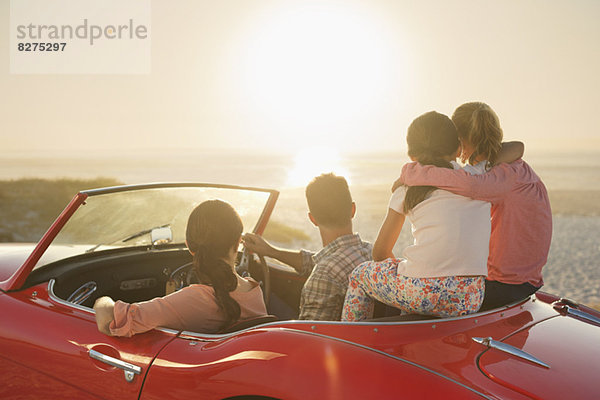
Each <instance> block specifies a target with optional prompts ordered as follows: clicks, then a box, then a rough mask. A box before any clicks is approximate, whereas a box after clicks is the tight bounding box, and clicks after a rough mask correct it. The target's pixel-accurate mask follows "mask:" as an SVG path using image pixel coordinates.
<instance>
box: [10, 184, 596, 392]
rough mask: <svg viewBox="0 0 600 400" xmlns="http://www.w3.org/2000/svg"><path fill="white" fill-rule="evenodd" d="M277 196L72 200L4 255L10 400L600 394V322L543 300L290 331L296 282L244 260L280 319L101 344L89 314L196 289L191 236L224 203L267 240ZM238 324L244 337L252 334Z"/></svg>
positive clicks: (139, 195) (177, 194) (179, 190)
mask: <svg viewBox="0 0 600 400" xmlns="http://www.w3.org/2000/svg"><path fill="white" fill-rule="evenodd" d="M277 196H278V192H277V191H274V190H265V189H256V188H245V187H235V186H225V185H205V184H189V183H186V184H149V185H137V186H124V187H113V188H106V189H97V190H89V191H83V192H80V193H78V194H77V195H76V196H75V197H74V198H73V200H72V201H71V203H70V204H69V205H68V206H67V207H66V208H65V210H64V211H63V212H62V214H61V215H60V216H59V217H58V219H57V220H56V221H55V222H54V224H53V225H52V226H51V227H50V228H49V230H48V231H47V232H46V234H45V235H44V236H43V237H42V239H41V240H40V242H39V243H37V245H35V244H2V245H0V317H1V318H0V321H1V322H0V381H1V385H0V398H2V399H58V398H61V399H162V400H164V399H192V398H194V399H273V398H276V399H365V398H373V399H382V398H443V399H454V398H456V399H480V398H484V399H528V398H539V399H575V398H577V399H581V398H597V397H598V396H599V393H600V380H598V377H600V361H599V360H600V313H598V312H597V311H595V310H592V309H590V308H588V307H585V306H583V305H579V304H577V303H575V302H573V301H569V300H567V299H560V298H558V297H556V296H553V295H550V294H545V293H538V294H537V295H535V296H532V297H531V298H528V299H524V300H523V301H521V302H518V303H515V304H511V305H509V306H506V307H502V308H499V309H496V310H491V311H487V312H480V313H477V314H473V315H469V316H466V317H458V318H445V319H435V318H432V317H425V318H424V317H423V316H416V315H402V316H391V317H385V316H382V315H383V314H382V315H381V316H379V315H376V316H375V318H374V319H373V320H370V321H365V322H360V323H343V322H317V321H298V320H290V319H287V320H282V317H281V316H278V315H277V312H276V311H275V308H274V307H273V306H272V305H273V304H274V300H275V298H276V300H277V302H278V303H279V306H281V304H283V305H285V306H287V307H289V308H290V309H297V306H298V302H299V295H300V290H301V288H302V285H303V280H302V278H301V277H299V276H298V275H297V274H296V273H295V272H294V271H293V270H292V269H291V268H290V269H288V268H286V267H284V266H281V265H278V264H275V263H274V262H271V261H269V264H267V262H265V261H264V260H254V259H253V258H252V257H247V256H246V255H245V254H244V253H243V252H240V267H241V268H242V269H246V270H247V271H248V272H249V273H250V274H252V275H253V276H255V277H256V279H257V280H260V281H261V282H262V284H263V288H264V292H265V295H266V296H271V300H272V301H271V302H270V304H269V311H270V313H271V314H275V316H273V317H270V318H262V319H257V320H252V321H244V322H243V323H241V324H240V325H239V326H237V327H236V328H235V329H232V330H230V331H227V332H222V333H219V334H203V333H199V332H177V331H174V330H170V329H162V328H161V329H155V330H152V331H150V332H147V333H144V334H140V335H136V336H134V337H131V338H119V337H109V336H105V335H103V334H101V333H100V332H98V329H97V327H96V322H95V316H94V311H93V309H92V305H93V303H94V301H95V299H96V298H98V297H100V296H104V295H108V296H111V297H112V298H113V299H120V300H123V301H127V302H134V301H142V300H148V299H151V298H153V297H156V296H162V295H164V294H165V285H166V283H167V282H168V281H171V282H172V281H173V280H175V282H176V283H177V285H178V286H179V287H182V286H184V285H187V284H189V283H190V282H193V279H194V277H193V273H192V272H191V270H190V268H189V262H190V261H191V260H190V256H189V253H188V251H187V249H186V247H185V243H184V236H185V224H186V222H187V217H188V215H189V213H190V212H191V210H192V209H193V207H194V206H195V205H197V204H198V203H200V202H201V201H203V200H206V199H209V198H221V199H224V200H226V201H228V202H229V203H231V204H232V205H233V206H234V207H235V209H236V210H237V211H238V212H239V213H240V215H241V216H242V219H243V221H244V226H245V227H246V229H247V230H250V229H253V231H254V232H257V233H261V232H262V231H263V230H264V228H265V226H266V224H267V222H268V219H269V216H270V214H271V211H272V210H273V207H274V205H275V202H276V200H277ZM244 325H245V326H244Z"/></svg>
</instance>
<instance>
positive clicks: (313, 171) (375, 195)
mask: <svg viewBox="0 0 600 400" xmlns="http://www.w3.org/2000/svg"><path fill="white" fill-rule="evenodd" d="M525 160H526V161H527V162H528V163H529V164H530V165H531V166H532V167H533V168H534V169H535V170H536V172H537V173H538V175H540V177H541V178H542V180H543V181H544V182H545V184H546V186H547V188H548V190H549V192H551V193H552V192H553V191H566V192H567V193H573V195H575V196H581V197H585V196H588V195H589V193H590V192H596V193H600V152H587V153H571V154H569V153H543V154H535V153H533V154H526V157H525ZM406 162H408V158H407V156H406V155H405V154H402V153H392V152H390V153H363V154H346V155H340V154H335V153H334V154H332V153H328V152H327V151H323V149H312V150H306V151H304V152H299V153H298V154H269V153H254V152H242V151H235V152H233V151H191V150H183V151H181V150H179V151H175V150H168V151H166V150H165V151H156V150H155V151H135V152H133V151H118V152H110V153H109V152H102V153H98V152H96V153H91V152H85V151H82V152H78V153H66V152H65V153H61V154H46V153H41V152H37V153H12V154H0V180H9V179H17V178H23V177H40V178H57V177H67V178H69V177H70V178H95V177H99V176H102V177H110V178H116V179H118V180H120V181H122V182H123V183H125V184H134V183H146V182H167V181H169V182H184V181H194V182H211V183H228V184H238V185H244V186H258V187H267V188H274V189H278V190H280V192H281V194H280V199H279V201H278V204H277V206H276V208H275V211H274V213H273V216H272V219H273V220H274V221H277V222H279V223H280V224H284V225H286V226H290V227H293V228H294V229H295V230H298V231H300V232H302V233H303V235H300V237H299V238H297V239H292V240H291V241H290V240H286V241H285V242H281V243H277V244H278V245H280V246H285V247H291V248H297V247H303V248H307V249H312V250H318V249H319V247H320V238H319V234H318V231H317V229H316V228H315V227H314V226H312V224H311V223H310V222H309V221H308V218H307V216H306V202H305V199H304V190H303V188H304V186H305V185H306V183H308V181H309V180H310V178H312V177H313V176H315V175H318V174H320V173H322V172H329V171H333V172H336V173H338V174H341V175H344V176H345V177H346V178H347V179H348V180H349V182H350V185H351V191H352V193H353V197H354V199H355V201H356V203H357V209H358V211H357V216H356V217H355V220H354V229H355V231H357V232H359V233H360V234H361V236H362V237H363V239H365V240H369V241H373V240H374V239H375V237H376V235H377V232H378V229H379V226H380V224H381V222H382V220H383V217H384V216H385V212H386V210H387V201H388V198H389V195H390V186H391V184H392V182H393V181H394V180H395V179H396V178H397V177H398V175H399V172H400V170H401V168H402V165H403V164H404V163H406ZM591 207H597V210H592V211H594V212H592V213H591V215H600V204H597V205H594V204H592V205H591ZM587 211H588V212H587V216H584V215H579V213H578V212H573V213H570V214H560V215H554V231H553V241H552V246H551V250H550V254H549V258H548V264H547V265H546V267H545V269H544V276H545V282H546V285H545V290H547V291H549V292H553V293H558V294H560V295H562V296H567V297H571V298H573V299H575V300H578V301H581V302H584V303H592V304H598V305H600V266H599V264H598V260H599V259H600V241H598V234H599V233H600V217H598V216H589V215H590V213H589V211H590V210H587ZM596 211H597V212H596ZM584 214H585V213H584ZM411 241H412V237H411V234H410V227H409V226H405V228H404V229H403V231H402V234H401V236H400V238H399V240H398V242H397V244H396V247H395V254H400V253H401V251H402V249H403V248H404V247H405V246H407V245H408V244H410V243H411Z"/></svg>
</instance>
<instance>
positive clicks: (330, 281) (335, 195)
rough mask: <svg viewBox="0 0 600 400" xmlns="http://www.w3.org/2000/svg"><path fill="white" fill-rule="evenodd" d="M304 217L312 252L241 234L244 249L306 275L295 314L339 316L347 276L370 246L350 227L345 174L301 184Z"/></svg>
mask: <svg viewBox="0 0 600 400" xmlns="http://www.w3.org/2000/svg"><path fill="white" fill-rule="evenodd" d="M306 200H307V203H308V209H309V213H308V217H309V219H310V220H311V222H312V223H313V224H314V225H315V226H316V227H317V228H319V233H320V234H321V240H322V242H323V249H321V251H319V252H318V253H316V254H314V253H311V252H308V251H306V250H300V251H291V250H285V249H279V248H276V247H273V246H272V245H271V244H269V243H268V242H267V241H265V240H264V239H263V238H262V237H260V236H258V235H255V234H252V233H249V234H246V235H244V243H245V245H246V248H248V250H250V251H252V252H255V253H257V254H261V255H264V256H267V257H271V258H275V259H277V260H279V261H282V262H284V263H286V264H288V265H290V266H292V267H293V268H294V269H296V270H297V271H298V273H300V274H301V275H308V274H310V275H309V276H308V279H307V280H306V282H305V284H304V288H303V289H302V295H301V298H300V317H299V318H300V319H309V320H322V321H339V320H340V317H341V314H342V306H343V305H344V298H345V296H346V290H347V289H348V276H349V275H350V273H351V272H352V270H353V269H354V268H355V267H356V266H358V265H359V264H361V263H363V262H365V261H369V260H371V245H370V244H369V243H367V242H363V241H362V240H361V239H360V237H359V236H358V234H355V233H353V232H352V218H353V217H354V214H355V212H356V205H355V204H354V202H353V201H352V196H351V195H350V190H349V189H348V183H347V182H346V179H344V178H343V177H341V176H336V175H334V174H323V175H320V176H318V177H316V178H315V179H313V180H312V181H311V182H310V183H309V184H308V186H307V187H306Z"/></svg>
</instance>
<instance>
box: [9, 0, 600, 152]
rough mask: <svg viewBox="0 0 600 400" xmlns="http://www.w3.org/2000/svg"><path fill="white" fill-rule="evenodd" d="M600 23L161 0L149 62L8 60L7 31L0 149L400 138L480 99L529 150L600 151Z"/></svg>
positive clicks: (439, 8) (579, 7) (545, 4)
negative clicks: (30, 71) (62, 64)
mask: <svg viewBox="0 0 600 400" xmlns="http://www.w3.org/2000/svg"><path fill="white" fill-rule="evenodd" d="M0 18H1V21H3V22H2V26H7V25H8V20H9V1H7V0H4V1H2V2H0ZM598 21H600V1H597V0H570V1H549V0H539V1H531V0H513V1H475V0H473V1H471V0H462V1H446V0H439V1H401V0H389V1H384V0H363V1H348V0H340V1H333V0H329V1H300V0H297V1H277V0H248V1H240V0H222V1H204V0H203V1H197V0H174V1H166V0H154V1H152V24H151V31H150V37H151V43H152V50H151V51H152V64H151V73H150V74H147V75H83V74H82V75H17V74H10V72H9V55H8V46H9V39H8V38H9V36H8V35H9V32H8V30H7V29H0V49H1V51H0V61H1V62H0V88H1V93H2V96H1V98H0V130H1V132H2V135H1V136H0V154H2V153H5V154H6V153H8V152H14V151H24V150H35V151H40V150H43V151H48V152H50V153H52V152H53V151H58V150H62V151H65V150H66V151H81V150H86V151H87V150H89V151H92V150H93V151H98V152H110V151H116V150H123V149H125V150H127V149H166V150H170V149H171V150H173V151H175V150H177V149H181V148H191V149H204V150H207V149H213V148H216V149H223V148H232V149H247V148H250V149H253V150H268V151H278V152H280V151H285V152H298V151H299V150H302V149H305V148H311V147H322V148H323V147H324V148H328V147H331V148H336V149H337V150H338V151H362V150H373V151H390V150H394V149H399V150H401V149H404V146H405V144H404V143H405V132H406V127H407V126H408V124H409V123H410V121H411V120H412V119H413V118H415V117H416V116H418V115H419V114H421V113H423V112H426V111H429V110H437V111H439V112H442V113H446V114H451V113H452V111H453V110H454V108H455V107H456V106H458V105H460V104H461V103H463V102H466V101H472V100H481V101H485V102H487V103H488V104H490V105H491V106H492V107H493V108H494V109H495V110H496V112H497V113H498V115H499V116H500V119H501V122H502V125H503V127H504V131H505V136H506V138H507V139H520V140H523V141H525V142H526V144H527V146H528V147H527V148H528V149H529V150H530V151H559V150H586V151H589V150H594V151H598V150H600V122H599V121H600V44H599V43H600V42H599V40H600V23H598ZM402 151H403V150H402Z"/></svg>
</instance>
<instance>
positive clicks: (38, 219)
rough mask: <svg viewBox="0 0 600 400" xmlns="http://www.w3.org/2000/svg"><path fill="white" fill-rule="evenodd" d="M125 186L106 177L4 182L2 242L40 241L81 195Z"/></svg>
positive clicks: (0, 219) (0, 186) (0, 197)
mask: <svg viewBox="0 0 600 400" xmlns="http://www.w3.org/2000/svg"><path fill="white" fill-rule="evenodd" d="M121 184H122V183H121V182H119V181H118V180H116V179H112V178H103V177H99V178H95V179H66V178H61V179H39V178H24V179H16V180H4V181H0V242H37V241H38V240H39V239H40V238H41V237H42V235H43V234H44V232H45V231H46V230H47V229H48V227H50V225H51V224H52V222H54V220H55V219H56V217H58V215H59V214H60V212H61V211H62V210H63V209H64V207H65V206H66V205H67V204H68V202H69V201H70V200H71V199H72V198H73V196H75V194H76V193H77V192H79V191H81V190H86V189H94V188H100V187H107V186H116V185H121Z"/></svg>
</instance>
